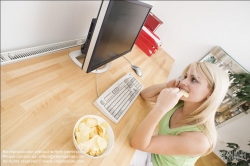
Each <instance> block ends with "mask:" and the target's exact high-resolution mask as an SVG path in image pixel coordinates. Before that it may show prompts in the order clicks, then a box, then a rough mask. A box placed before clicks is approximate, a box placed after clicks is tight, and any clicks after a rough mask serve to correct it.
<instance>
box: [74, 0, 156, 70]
mask: <svg viewBox="0 0 250 166" xmlns="http://www.w3.org/2000/svg"><path fill="white" fill-rule="evenodd" d="M151 8H152V6H151V5H149V4H146V3H143V2H141V1H137V0H109V1H107V0H104V1H102V3H101V6H100V9H99V12H98V15H97V18H94V19H92V22H91V25H90V28H89V33H88V36H87V39H86V41H85V43H84V45H83V46H82V47H81V54H83V55H84V57H85V58H84V61H83V63H82V64H80V63H79V61H78V66H80V65H81V67H82V69H83V70H84V71H86V72H87V73H88V72H91V71H93V70H95V69H97V68H100V67H101V66H103V65H107V64H109V62H111V61H113V60H115V59H117V58H119V57H121V56H122V55H125V54H126V53H128V52H130V51H131V50H132V48H133V46H134V43H135V41H136V39H137V36H138V35H139V33H140V30H141V28H142V27H143V25H144V22H145V21H146V19H147V16H148V14H149V12H150V10H151ZM78 53H79V51H78ZM70 56H71V55H70ZM77 56H78V55H72V56H71V58H72V59H73V60H74V59H77ZM74 61H75V60H74ZM75 62H76V61H75ZM108 67H109V65H107V66H106V68H105V67H104V68H103V69H102V71H101V70H99V69H98V72H103V71H105V70H107V69H108Z"/></svg>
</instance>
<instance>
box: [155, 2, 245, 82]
mask: <svg viewBox="0 0 250 166" xmlns="http://www.w3.org/2000/svg"><path fill="white" fill-rule="evenodd" d="M249 9H250V2H249V1H240V2H237V1H157V2H156V3H155V4H154V7H153V10H152V12H153V13H154V14H155V15H156V16H157V17H159V18H160V19H161V20H162V21H163V22H164V23H163V24H162V25H161V26H160V27H159V28H158V30H157V31H156V34H157V35H158V36H159V37H160V38H161V40H162V42H163V45H162V48H163V49H164V50H165V51H166V52H167V53H169V54H170V56H172V57H173V58H174V59H175V63H174V66H173V68H172V71H171V73H170V76H169V77H168V80H169V79H172V78H175V77H178V76H179V75H180V74H181V72H182V70H183V69H184V68H185V67H186V66H187V65H188V64H189V63H191V62H193V61H199V60H200V59H201V58H202V57H203V56H204V55H205V54H207V53H208V52H209V51H210V50H211V49H212V48H213V47H214V46H217V45H218V46H221V47H222V48H223V49H224V50H225V51H226V52H227V53H228V54H229V55H231V56H232V57H233V58H234V59H235V60H236V61H238V62H239V63H240V64H241V65H242V66H243V67H245V68H246V69H247V70H248V71H250V65H249V64H250V46H249V43H250V30H249V29H250V10H249Z"/></svg>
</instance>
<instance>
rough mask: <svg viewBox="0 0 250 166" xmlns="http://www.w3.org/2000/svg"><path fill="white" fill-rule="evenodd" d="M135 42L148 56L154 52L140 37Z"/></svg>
mask: <svg viewBox="0 0 250 166" xmlns="http://www.w3.org/2000/svg"><path fill="white" fill-rule="evenodd" d="M135 44H136V45H137V46H138V47H139V48H140V49H141V50H142V51H143V52H144V53H145V54H147V55H148V56H151V55H152V54H153V52H152V51H151V50H150V49H149V48H148V47H147V46H146V45H145V44H143V42H142V41H141V40H140V39H139V38H137V40H136V41H135Z"/></svg>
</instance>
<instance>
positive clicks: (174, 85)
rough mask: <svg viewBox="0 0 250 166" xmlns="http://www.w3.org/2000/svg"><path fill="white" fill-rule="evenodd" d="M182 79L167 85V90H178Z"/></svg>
mask: <svg viewBox="0 0 250 166" xmlns="http://www.w3.org/2000/svg"><path fill="white" fill-rule="evenodd" d="M179 83H180V79H179V78H176V79H173V80H171V81H169V82H168V83H167V88H178V86H179Z"/></svg>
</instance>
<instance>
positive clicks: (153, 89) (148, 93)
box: [141, 79, 179, 102]
mask: <svg viewBox="0 0 250 166" xmlns="http://www.w3.org/2000/svg"><path fill="white" fill-rule="evenodd" d="M178 85H179V79H174V80H171V81H169V82H165V83H162V84H156V85H152V86H150V87H148V88H145V89H143V90H142V91H141V96H142V98H144V99H145V100H147V101H151V102H156V100H157V97H158V95H159V93H160V92H161V91H162V90H163V89H165V88H175V87H177V86H178Z"/></svg>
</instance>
